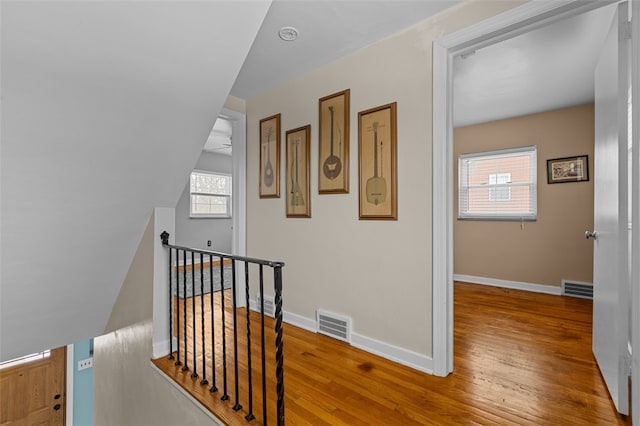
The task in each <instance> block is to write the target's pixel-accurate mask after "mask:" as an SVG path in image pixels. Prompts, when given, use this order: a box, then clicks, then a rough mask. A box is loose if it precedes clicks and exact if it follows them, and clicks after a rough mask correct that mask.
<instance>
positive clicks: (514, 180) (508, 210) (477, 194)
mask: <svg viewBox="0 0 640 426" xmlns="http://www.w3.org/2000/svg"><path fill="white" fill-rule="evenodd" d="M536 165H537V162H536V147H535V146H528V147H523V148H514V149H504V150H500V151H492V152H481V153H474V154H463V155H461V156H460V157H459V158H458V219H485V220H536V218H537V213H538V207H537V198H538V197H537V174H536Z"/></svg>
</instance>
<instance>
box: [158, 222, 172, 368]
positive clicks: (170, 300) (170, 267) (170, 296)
mask: <svg viewBox="0 0 640 426" xmlns="http://www.w3.org/2000/svg"><path fill="white" fill-rule="evenodd" d="M164 234H166V240H167V243H168V242H169V241H168V239H169V233H168V232H167V231H165V232H163V233H162V235H164ZM162 235H161V236H160V237H161V238H162ZM164 241H165V238H163V239H162V242H163V243H164ZM171 253H172V249H169V357H168V359H173V280H172V279H171V277H172V276H173V270H172V268H173V266H172V265H173V259H172V257H171Z"/></svg>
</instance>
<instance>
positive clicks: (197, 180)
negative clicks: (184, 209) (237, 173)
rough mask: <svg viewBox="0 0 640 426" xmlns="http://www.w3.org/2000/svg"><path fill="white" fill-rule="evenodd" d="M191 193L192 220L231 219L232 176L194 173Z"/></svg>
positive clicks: (191, 180)
mask: <svg viewBox="0 0 640 426" xmlns="http://www.w3.org/2000/svg"><path fill="white" fill-rule="evenodd" d="M190 192H191V203H190V205H191V208H190V216H191V217H192V218H229V217H231V175H226V174H220V173H209V172H202V171H194V172H193V173H191V179H190Z"/></svg>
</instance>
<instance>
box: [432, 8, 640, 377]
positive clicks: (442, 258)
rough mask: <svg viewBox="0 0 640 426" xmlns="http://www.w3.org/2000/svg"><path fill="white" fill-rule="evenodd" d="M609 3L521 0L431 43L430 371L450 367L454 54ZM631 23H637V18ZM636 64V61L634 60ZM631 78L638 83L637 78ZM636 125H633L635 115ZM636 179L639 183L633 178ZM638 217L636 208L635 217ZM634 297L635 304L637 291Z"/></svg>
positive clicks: (442, 372)
mask: <svg viewBox="0 0 640 426" xmlns="http://www.w3.org/2000/svg"><path fill="white" fill-rule="evenodd" d="M607 4H609V3H605V4H603V3H597V4H595V3H588V4H587V3H583V2H569V3H563V4H560V5H559V4H535V3H534V4H525V5H523V6H521V7H518V8H516V9H514V10H512V11H510V12H507V13H504V14H502V15H499V16H497V17H495V18H492V19H490V20H487V21H485V22H483V23H481V24H479V25H476V26H473V27H470V28H468V29H465V30H462V31H460V32H458V33H455V34H452V35H451V36H446V37H444V38H443V39H440V40H437V41H436V42H435V43H434V133H433V143H434V148H433V173H434V175H433V177H434V181H433V189H434V200H433V205H434V210H433V241H434V246H433V253H434V255H433V256H434V258H433V261H434V265H433V299H434V300H435V301H438V302H445V303H434V307H433V315H434V338H433V347H434V354H433V359H434V372H435V373H436V374H438V375H443V376H445V375H447V374H448V373H450V372H451V371H453V286H452V283H453V273H454V271H453V259H454V256H453V253H454V247H453V221H454V209H453V206H454V200H453V194H454V192H453V182H454V177H453V158H454V157H453V142H452V140H453V127H454V126H453V119H454V108H453V81H452V77H451V76H452V74H453V72H452V70H453V64H454V57H456V56H458V55H472V54H473V52H475V51H477V50H478V49H481V48H483V47H486V46H489V45H493V44H495V43H498V42H500V41H503V40H506V39H510V38H513V37H515V36H517V35H520V34H524V33H525V32H529V31H531V30H534V29H537V28H540V27H542V26H545V25H548V24H551V23H553V22H557V21H560V20H562V19H565V18H568V17H572V16H577V15H579V14H582V13H584V12H588V11H591V10H594V9H597V8H599V7H601V6H605V5H607ZM633 25H634V26H635V27H636V28H637V24H636V23H634V24H633ZM635 63H636V64H637V59H636V62H635ZM634 79H635V80H634V82H636V83H637V77H634ZM635 87H637V84H636V86H635ZM635 117H637V114H636V116H635ZM635 126H636V128H637V118H636V123H635ZM636 163H637V159H636ZM634 182H635V181H634ZM634 184H636V185H637V182H635V183H634ZM637 217H638V213H637V209H636V213H635V216H634V218H637ZM637 240H638V238H637V236H636V237H635V240H634V241H635V242H636V244H635V245H634V247H637ZM637 281H638V277H637V274H636V276H635V278H634V283H635V284H637ZM636 291H637V290H636ZM634 301H636V305H637V293H636V297H635V298H634ZM635 310H637V307H636V309H635ZM635 335H637V332H636V334H635ZM636 345H637V342H636Z"/></svg>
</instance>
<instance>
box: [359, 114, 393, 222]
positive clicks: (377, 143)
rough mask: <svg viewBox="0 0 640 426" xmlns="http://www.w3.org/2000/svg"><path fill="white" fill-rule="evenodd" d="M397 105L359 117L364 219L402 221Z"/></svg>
mask: <svg viewBox="0 0 640 426" xmlns="http://www.w3.org/2000/svg"><path fill="white" fill-rule="evenodd" d="M396 137H397V129H396V102H393V103H390V104H387V105H382V106H379V107H376V108H372V109H368V110H366V111H361V112H359V113H358V164H359V175H360V176H359V181H360V182H359V212H360V219H381V220H397V219H398V196H397V192H398V190H397V188H398V186H397V159H396V150H397V141H396Z"/></svg>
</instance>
